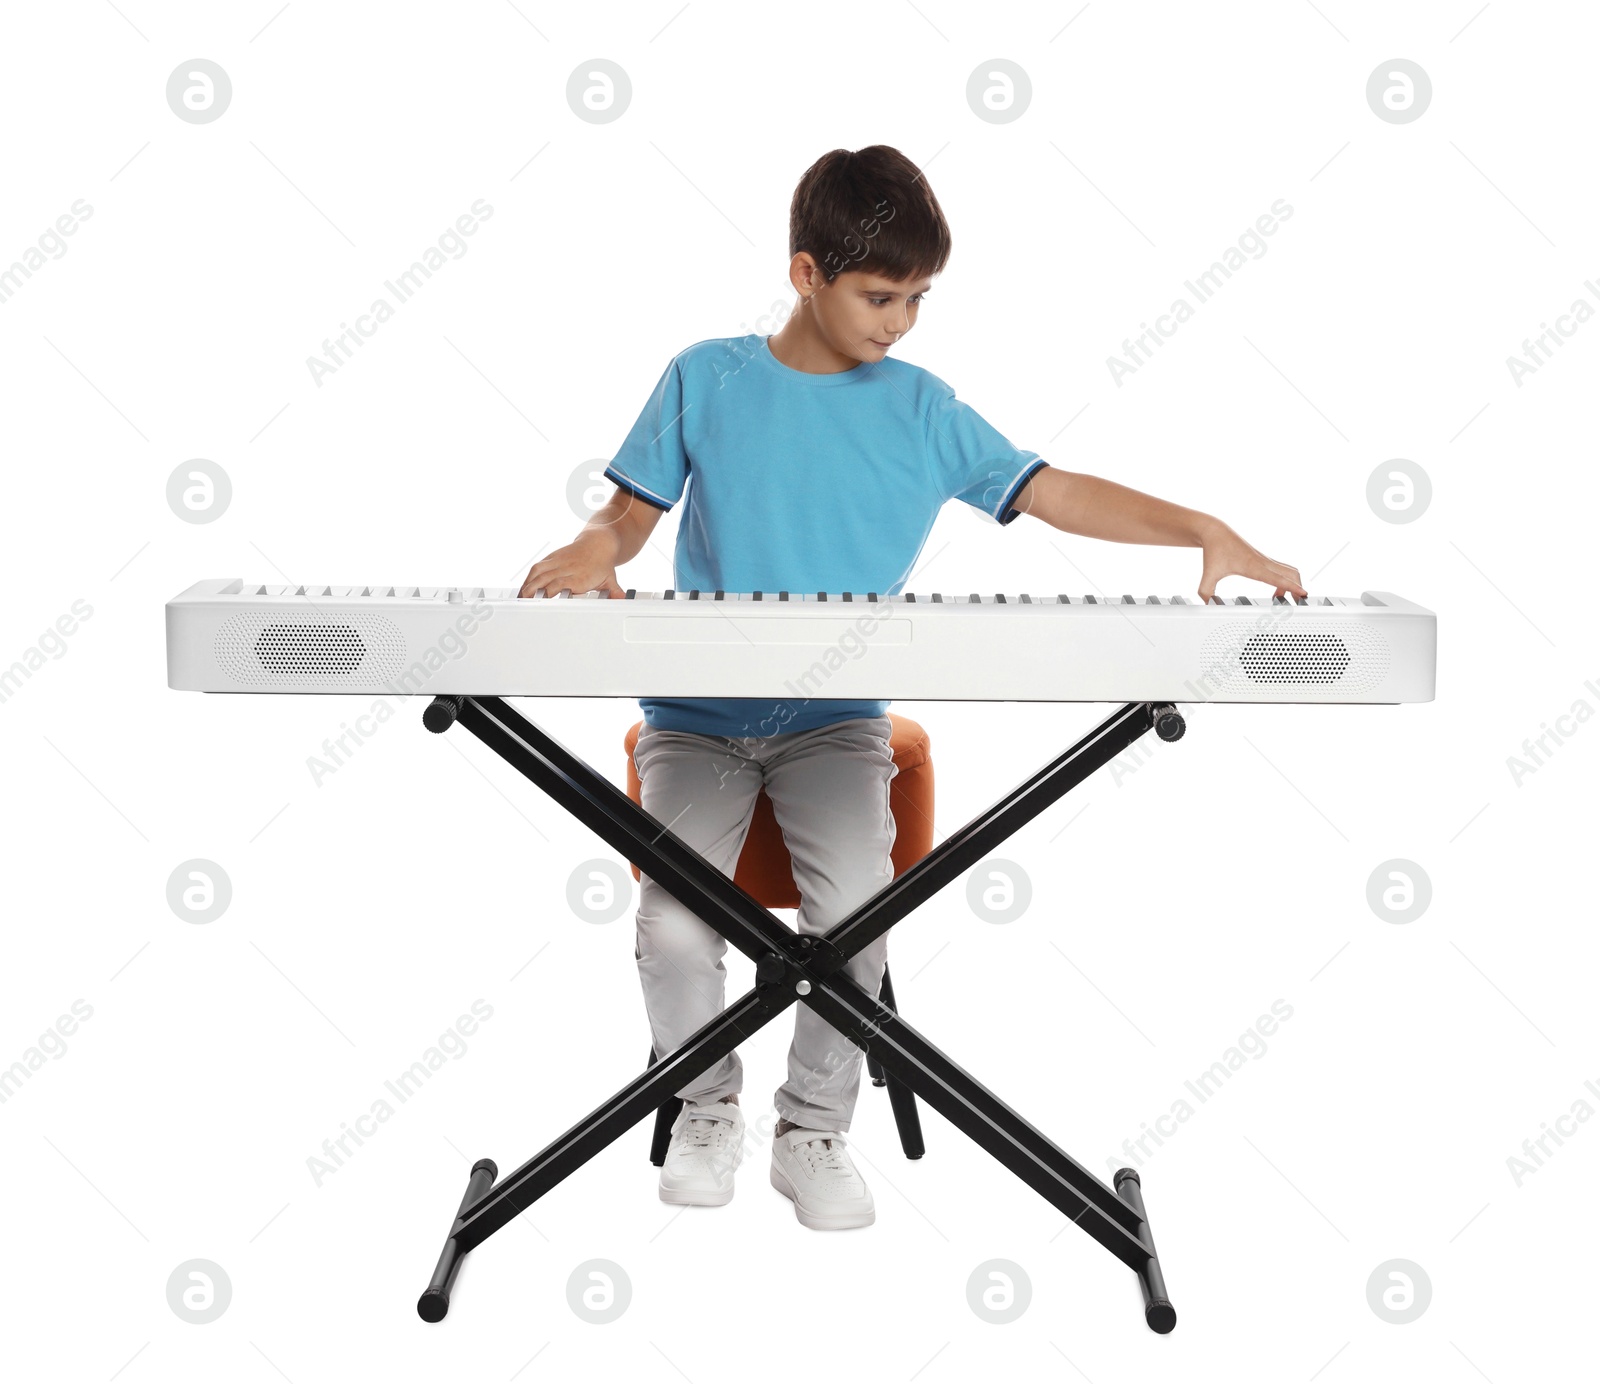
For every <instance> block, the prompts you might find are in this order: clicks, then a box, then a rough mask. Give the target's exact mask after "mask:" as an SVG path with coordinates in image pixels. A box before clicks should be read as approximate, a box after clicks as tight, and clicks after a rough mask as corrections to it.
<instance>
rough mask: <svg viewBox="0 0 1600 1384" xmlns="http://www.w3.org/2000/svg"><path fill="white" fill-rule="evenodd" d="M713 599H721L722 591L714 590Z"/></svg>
mask: <svg viewBox="0 0 1600 1384" xmlns="http://www.w3.org/2000/svg"><path fill="white" fill-rule="evenodd" d="M711 599H712V600H714V601H720V600H721V599H722V592H720V591H714V592H712V593H711Z"/></svg>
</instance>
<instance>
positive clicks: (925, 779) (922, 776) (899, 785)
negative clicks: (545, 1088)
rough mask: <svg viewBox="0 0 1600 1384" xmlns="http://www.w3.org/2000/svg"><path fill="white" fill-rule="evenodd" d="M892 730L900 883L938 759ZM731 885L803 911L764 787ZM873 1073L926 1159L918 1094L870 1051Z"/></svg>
mask: <svg viewBox="0 0 1600 1384" xmlns="http://www.w3.org/2000/svg"><path fill="white" fill-rule="evenodd" d="M889 727H890V729H889V748H890V750H891V751H892V752H893V754H894V762H895V767H896V768H897V769H898V770H899V772H898V773H897V774H896V775H895V776H894V778H893V779H892V780H890V783H889V810H890V811H891V812H893V813H894V826H895V837H894V847H893V849H892V850H891V851H890V852H889V858H890V860H891V861H892V862H893V864H894V873H895V878H896V879H898V878H899V877H900V876H901V875H903V874H904V873H905V872H906V871H907V870H909V869H910V868H911V867H912V866H913V865H915V864H916V863H917V862H918V861H919V860H921V859H922V858H923V856H925V855H927V854H928V852H929V851H931V850H932V849H933V759H932V757H931V755H930V754H929V752H928V732H927V731H925V730H923V728H922V727H921V726H920V725H918V724H917V723H916V722H915V721H913V720H912V719H911V718H910V717H909V716H896V715H895V714H894V712H892V711H891V712H890V713H889ZM643 729H644V722H643V721H640V722H638V723H637V724H636V725H634V726H633V727H632V728H631V729H630V730H629V731H628V734H627V736H626V737H625V738H624V740H623V747H624V748H625V749H626V750H627V752H628V796H629V797H630V798H632V799H633V800H634V802H636V803H639V804H640V805H641V806H642V805H643V803H642V799H641V794H640V788H639V770H638V767H637V766H636V765H635V764H634V762H633V751H634V746H636V745H637V744H638V743H639V732H640V731H641V730H643ZM632 869H633V877H634V878H635V879H638V878H639V867H638V866H637V865H633V866H632ZM733 882H734V883H735V884H737V885H738V886H739V888H741V889H743V890H744V891H745V893H747V894H749V895H750V897H751V898H753V899H754V900H755V901H756V902H757V903H759V904H760V905H761V906H762V907H763V908H799V907H800V890H799V888H798V887H797V886H796V884H795V882H794V870H793V865H792V862H791V861H790V858H789V848H788V846H787V845H786V844H785V843H784V839H783V829H782V828H781V827H779V825H778V819H777V817H776V816H775V815H774V813H773V810H772V799H771V798H769V797H768V796H767V790H766V789H765V788H764V787H763V788H762V789H761V790H760V791H759V792H758V793H757V794H756V806H755V812H754V814H753V816H752V817H751V820H750V831H749V833H748V835H746V837H745V842H744V847H743V848H742V849H741V850H740V852H739V860H738V863H737V864H736V865H735V867H734V874H733ZM878 999H879V1001H880V1002H881V1003H882V1004H883V1005H885V1006H886V1007H887V1008H889V1009H894V1008H895V1002H894V987H893V986H892V985H891V984H890V981H889V967H888V965H887V964H885V966H884V968H883V984H882V985H881V986H880V987H879V990H878ZM896 1012H898V1011H896ZM655 1063H656V1051H655V1048H654V1047H652V1048H651V1049H650V1061H649V1063H648V1064H647V1065H648V1066H652V1067H653V1066H654V1065H655ZM867 1072H868V1075H869V1076H870V1077H871V1078H872V1084H873V1085H874V1086H887V1087H888V1088H889V1103H890V1105H891V1107H892V1108H893V1110H894V1117H895V1124H896V1126H897V1127H898V1128H899V1131H900V1143H901V1147H902V1148H904V1150H905V1155H906V1157H907V1158H920V1157H922V1153H923V1145H922V1126H921V1121H920V1119H919V1118H918V1115H917V1105H916V1097H915V1096H913V1095H912V1093H911V1091H910V1090H909V1089H908V1088H907V1087H905V1086H903V1085H901V1083H900V1082H898V1081H894V1080H892V1079H890V1078H888V1077H887V1076H886V1074H885V1073H884V1071H883V1069H882V1067H880V1066H879V1065H878V1063H877V1061H876V1060H875V1059H873V1057H872V1056H871V1055H870V1054H869V1055H868V1057H867ZM682 1108H683V1102H682V1101H680V1100H679V1099H678V1098H677V1097H676V1096H673V1097H672V1098H671V1099H670V1100H667V1101H664V1102H663V1103H662V1104H661V1106H660V1108H659V1109H658V1110H657V1111H656V1130H655V1138H654V1139H653V1141H652V1143H651V1149H650V1161H651V1162H652V1163H654V1164H655V1165H656V1166H657V1167H660V1166H661V1164H662V1163H663V1162H664V1161H665V1160H666V1156H667V1145H668V1143H669V1142H670V1141H671V1137H672V1125H673V1122H674V1121H675V1120H676V1119H677V1118H678V1112H679V1110H681V1109H682Z"/></svg>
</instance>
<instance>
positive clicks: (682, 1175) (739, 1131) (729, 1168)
mask: <svg viewBox="0 0 1600 1384" xmlns="http://www.w3.org/2000/svg"><path fill="white" fill-rule="evenodd" d="M743 1157H744V1116H743V1115H742V1114H740V1112H739V1107H738V1106H737V1105H734V1104H733V1103H732V1102H731V1101H715V1102H713V1103H712V1104H710V1105H690V1104H688V1103H687V1102H685V1104H684V1107H683V1109H682V1110H680V1111H679V1112H678V1118H677V1119H676V1120H675V1121H673V1125H672V1142H671V1143H670V1144H668V1145H667V1156H666V1159H665V1160H664V1161H663V1162H662V1164H661V1200H662V1201H666V1202H671V1203H672V1204H673V1205H674V1206H726V1205H727V1204H728V1203H729V1202H730V1201H732V1200H733V1171H734V1169H735V1168H737V1167H738V1166H739V1160H740V1159H742V1158H743Z"/></svg>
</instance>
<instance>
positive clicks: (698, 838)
mask: <svg viewBox="0 0 1600 1384" xmlns="http://www.w3.org/2000/svg"><path fill="white" fill-rule="evenodd" d="M889 729H890V727H889V718H888V717H887V716H876V717H862V718H858V719H856V720H850V721H838V722H835V723H834V724H833V725H831V726H822V727H820V728H819V729H817V730H803V731H791V732H789V733H787V734H783V735H773V736H767V737H764V738H756V737H751V738H732V737H727V736H718V735H700V734H696V733H694V732H690V731H676V730H659V729H657V728H655V727H653V726H649V725H647V726H645V727H644V728H643V729H642V730H641V731H640V733H639V740H638V743H637V745H636V746H635V748H634V755H633V759H634V766H635V768H636V769H637V770H638V772H639V783H640V795H641V801H642V804H643V807H644V810H645V811H646V812H648V813H649V814H650V815H651V816H652V817H654V818H655V819H656V820H657V821H659V822H661V823H662V824H663V825H664V826H666V827H667V828H668V829H669V830H670V831H671V832H672V834H673V835H674V836H676V837H678V838H679V839H680V840H682V841H683V842H684V843H685V844H686V845H688V846H690V847H692V848H693V849H694V850H696V851H698V852H699V853H700V854H701V855H703V856H704V857H705V858H706V859H707V860H708V861H709V862H710V863H711V864H712V865H713V866H714V867H715V868H716V869H718V870H720V871H722V873H723V874H725V875H729V876H731V875H732V874H733V873H734V869H735V867H736V866H737V864H738V860H739V853H740V851H741V850H742V849H743V848H744V842H745V837H746V835H747V834H748V832H749V829H750V822H751V819H752V817H753V815H754V812H755V804H756V795H757V794H758V793H759V791H760V790H761V787H762V785H763V784H765V786H766V790H767V796H768V797H769V798H770V799H771V800H772V809H773V816H774V817H776V818H777V822H778V826H779V827H780V828H781V829H782V831H783V838H784V843H785V844H786V845H787V847H788V849H789V857H790V860H791V862H792V866H793V871H794V882H795V885H796V886H797V887H798V889H799V893H800V899H801V904H800V910H799V918H798V923H799V928H800V931H801V933H802V934H805V935H813V934H817V933H823V932H826V931H827V930H828V929H829V928H831V927H833V926H834V925H835V924H836V923H839V922H841V921H843V919H844V918H846V917H847V916H848V915H849V914H850V913H852V912H853V911H854V910H855V909H857V908H859V907H860V906H861V905H862V904H863V903H865V902H866V901H867V900H868V899H869V898H871V897H872V896H873V895H874V894H876V893H877V892H878V891H879V890H880V889H882V888H883V887H884V886H885V885H887V884H889V883H890V882H892V880H893V879H894V867H893V865H892V864H891V862H890V859H889V852H890V850H891V849H892V848H893V846H894V839H895V824H894V814H893V813H892V812H891V811H890V809H889V783H890V781H891V780H892V779H893V778H894V776H895V774H896V773H897V772H898V770H897V769H896V767H895V763H894V756H893V754H892V752H891V751H890V749H889ZM887 943H888V938H887V936H884V937H880V938H879V939H878V940H877V941H876V942H874V943H873V944H872V945H871V946H870V947H867V948H866V949H865V950H864V951H860V952H858V953H857V954H856V955H855V956H854V957H853V958H852V959H851V961H850V964H849V966H848V967H847V968H846V970H847V973H848V974H849V976H850V978H851V979H852V980H853V981H855V983H856V984H857V985H859V986H860V987H861V988H862V989H863V990H865V991H866V992H867V994H869V995H872V996H874V997H876V996H877V993H878V987H879V985H880V984H882V981H883V968H884V963H885V960H886V958H887V955H888V948H887ZM727 950H728V943H727V940H726V939H725V938H724V937H723V936H722V934H721V933H719V932H717V931H716V929H715V928H713V927H711V926H710V925H709V924H707V923H704V922H702V921H701V920H700V918H699V917H698V916H696V915H695V914H694V913H692V912H691V911H690V910H689V909H687V908H685V907H684V906H683V905H682V904H681V903H679V902H678V901H677V900H676V899H675V898H673V897H672V895H671V894H669V893H668V892H667V891H666V890H665V889H663V888H662V887H661V886H660V885H659V884H657V883H656V882H655V881H654V880H653V879H651V878H650V876H649V875H648V874H643V873H642V872H641V878H640V881H639V913H638V945H637V949H636V951H635V956H636V958H637V960H638V963H639V979H640V982H641V984H642V985H643V987H644V1004H645V1011H646V1013H647V1014H648V1015H649V1019H650V1032H651V1036H652V1039H653V1041H654V1043H655V1050H656V1055H657V1056H658V1057H661V1056H665V1055H666V1054H667V1053H669V1052H672V1051H674V1050H676V1049H677V1048H678V1047H680V1046H681V1045H682V1044H683V1043H684V1041H685V1040H686V1039H687V1038H689V1037H690V1035H692V1034H693V1033H694V1032H695V1030H696V1029H699V1028H702V1027H704V1026H705V1025H706V1024H707V1023H709V1022H710V1021H711V1020H712V1019H713V1018H715V1017H716V1016H717V1015H718V1014H720V1013H721V1012H722V1009H723V1006H724V1005H725V1004H726V1003H727V1000H726V997H725V995H724V981H725V980H726V978H727V971H726V969H725V967H724V966H723V964H722V958H723V955H724V954H725V953H726V952H727ZM794 1011H795V1022H794V1042H793V1043H792V1044H791V1045H790V1048H789V1073H788V1079H787V1080H786V1081H785V1082H784V1083H783V1084H782V1085H781V1086H779V1087H778V1089H777V1092H776V1095H775V1097H774V1099H775V1103H776V1105H777V1108H778V1114H779V1115H780V1116H782V1117H783V1118H784V1119H786V1120H791V1121H793V1122H794V1123H795V1124H797V1125H801V1126H803V1127H805V1128H807V1129H837V1130H845V1129H848V1128H849V1127H850V1117H851V1114H852V1112H853V1111H854V1109H855V1103H856V1094H857V1091H858V1089H859V1087H860V1084H861V1049H860V1048H858V1047H857V1046H856V1045H855V1044H854V1043H852V1042H851V1041H850V1040H849V1039H847V1038H845V1037H844V1035H843V1034H841V1033H840V1032H839V1031H838V1030H837V1029H836V1028H834V1027H833V1025H832V1024H830V1023H828V1022H827V1021H826V1020H825V1019H822V1018H819V1017H818V1016H817V1014H816V1013H815V1012H813V1011H812V1010H811V1009H810V1008H808V1007H807V1006H806V1005H805V1004H803V1003H797V1004H796V1005H795V1006H794ZM743 1087H744V1069H743V1066H742V1064H741V1063H740V1060H739V1054H738V1053H737V1052H731V1053H729V1054H728V1055H727V1056H726V1057H725V1058H723V1059H722V1061H721V1062H719V1063H717V1064H716V1065H715V1066H712V1067H709V1068H707V1069H706V1070H705V1071H704V1072H702V1073H701V1074H700V1076H699V1078H698V1079H697V1080H695V1081H693V1082H691V1083H690V1084H689V1085H688V1086H686V1087H684V1088H683V1089H682V1090H680V1091H679V1092H678V1094H679V1095H680V1096H682V1097H683V1098H684V1099H685V1100H692V1101H695V1102H696V1103H708V1102H711V1101H715V1100H718V1099H720V1098H721V1097H723V1096H726V1095H731V1094H732V1093H734V1092H736V1091H740V1090H742V1089H743Z"/></svg>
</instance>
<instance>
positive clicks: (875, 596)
mask: <svg viewBox="0 0 1600 1384" xmlns="http://www.w3.org/2000/svg"><path fill="white" fill-rule="evenodd" d="M867 599H868V600H869V601H871V602H872V604H873V605H877V604H878V593H877V592H876V591H869V592H867Z"/></svg>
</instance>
